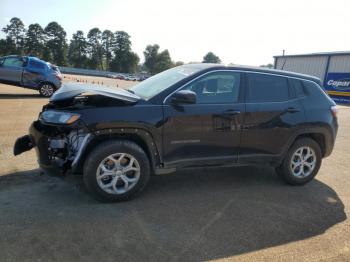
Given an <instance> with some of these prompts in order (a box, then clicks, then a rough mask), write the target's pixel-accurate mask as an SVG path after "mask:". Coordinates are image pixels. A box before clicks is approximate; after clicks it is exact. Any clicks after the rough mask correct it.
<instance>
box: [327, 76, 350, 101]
mask: <svg viewBox="0 0 350 262" xmlns="http://www.w3.org/2000/svg"><path fill="white" fill-rule="evenodd" d="M323 86H324V88H325V89H326V91H327V93H328V94H329V95H330V96H331V97H332V98H333V100H334V101H335V102H337V103H350V73H328V74H327V77H326V81H325V82H324V84H323Z"/></svg>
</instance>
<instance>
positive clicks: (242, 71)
mask: <svg viewBox="0 0 350 262" xmlns="http://www.w3.org/2000/svg"><path fill="white" fill-rule="evenodd" d="M215 72H236V73H253V74H261V75H271V76H280V77H285V78H287V79H288V78H293V79H298V80H301V81H307V82H311V83H314V84H316V85H318V86H319V84H318V83H316V82H315V81H312V80H308V79H304V78H300V77H295V76H286V75H280V74H278V73H275V74H273V73H266V72H257V71H248V70H240V69H219V70H213V71H209V72H206V73H204V74H201V75H199V76H197V77H196V78H194V79H192V80H191V81H189V82H187V83H185V84H183V85H182V86H180V87H179V88H178V89H176V90H175V91H173V92H171V93H170V94H169V95H167V96H166V97H165V98H164V100H163V105H164V104H165V103H166V102H167V100H168V98H169V97H170V96H172V95H173V94H174V93H176V92H177V91H179V90H180V89H181V88H183V87H185V86H186V85H188V84H190V83H192V82H193V81H195V80H197V79H198V78H200V77H202V76H205V75H207V74H210V73H215ZM321 88H322V87H321Z"/></svg>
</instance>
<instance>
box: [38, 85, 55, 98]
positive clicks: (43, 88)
mask: <svg viewBox="0 0 350 262" xmlns="http://www.w3.org/2000/svg"><path fill="white" fill-rule="evenodd" d="M54 92H55V87H54V86H53V85H52V84H49V83H43V84H41V85H40V88H39V93H40V95H41V96H43V97H51V96H52V95H53V93H54Z"/></svg>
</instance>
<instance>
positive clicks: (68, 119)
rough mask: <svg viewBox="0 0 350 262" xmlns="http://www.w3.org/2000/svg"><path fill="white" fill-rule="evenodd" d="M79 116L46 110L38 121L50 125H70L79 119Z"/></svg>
mask: <svg viewBox="0 0 350 262" xmlns="http://www.w3.org/2000/svg"><path fill="white" fill-rule="evenodd" d="M79 117H80V115H79V114H74V113H67V112H59V111H53V110H48V111H44V112H43V113H41V115H40V119H41V120H43V121H44V122H46V123H52V124H72V123H74V122H75V121H77V120H78V119H79Z"/></svg>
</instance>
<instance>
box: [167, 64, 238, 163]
mask: <svg viewBox="0 0 350 262" xmlns="http://www.w3.org/2000/svg"><path fill="white" fill-rule="evenodd" d="M240 86H241V73H239V72H234V71H216V72H211V73H208V74H205V75H203V76H202V77H199V78H198V79H196V80H194V81H192V82H191V83H189V84H187V85H185V86H184V87H183V88H182V90H191V91H193V92H195V93H196V95H197V102H196V104H183V105H173V104H171V103H170V100H171V97H170V98H169V99H168V101H167V102H166V103H165V105H164V118H165V124H164V128H163V145H164V149H163V152H164V162H166V163H167V165H175V166H177V165H185V166H186V165H187V166H188V165H210V164H220V163H226V164H229V163H235V162H236V161H237V156H238V150H239V144H240V139H241V124H242V115H243V113H244V110H245V109H244V103H243V102H242V101H241V97H240V90H241V89H240Z"/></svg>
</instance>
